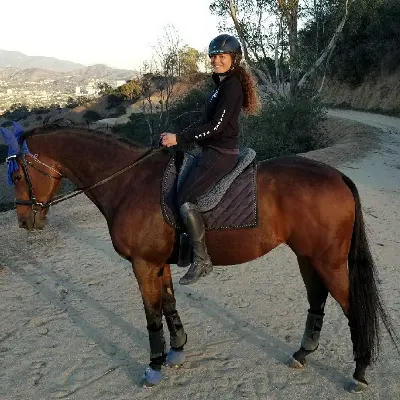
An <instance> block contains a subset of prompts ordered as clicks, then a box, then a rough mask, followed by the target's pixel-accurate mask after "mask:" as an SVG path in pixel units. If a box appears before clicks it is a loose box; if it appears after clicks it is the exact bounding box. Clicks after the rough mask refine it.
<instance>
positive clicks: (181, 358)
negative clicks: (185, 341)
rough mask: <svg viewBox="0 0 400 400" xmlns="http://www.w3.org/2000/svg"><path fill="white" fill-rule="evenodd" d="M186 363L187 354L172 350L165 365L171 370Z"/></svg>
mask: <svg viewBox="0 0 400 400" xmlns="http://www.w3.org/2000/svg"><path fill="white" fill-rule="evenodd" d="M185 361H186V354H185V351H184V350H181V351H176V350H174V349H170V350H169V352H168V355H167V359H166V361H165V364H166V365H167V366H168V367H170V368H180V367H182V365H183V364H184V362H185Z"/></svg>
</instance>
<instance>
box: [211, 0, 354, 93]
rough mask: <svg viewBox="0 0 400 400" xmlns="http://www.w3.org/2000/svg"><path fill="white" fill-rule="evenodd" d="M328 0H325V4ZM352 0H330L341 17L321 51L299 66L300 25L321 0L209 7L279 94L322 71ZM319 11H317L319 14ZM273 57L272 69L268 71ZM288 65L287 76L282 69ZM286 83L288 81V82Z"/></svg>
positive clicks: (219, 2)
mask: <svg viewBox="0 0 400 400" xmlns="http://www.w3.org/2000/svg"><path fill="white" fill-rule="evenodd" d="M326 1H327V0H325V2H324V4H325V3H326ZM353 2H354V0H333V1H332V2H331V3H335V5H336V7H341V10H342V11H341V12H342V17H341V20H340V21H339V23H338V25H337V27H336V29H335V32H334V33H333V35H332V37H331V38H330V40H329V42H328V43H327V45H326V46H325V48H324V49H323V51H322V52H320V53H318V54H317V55H316V56H315V59H314V61H313V64H312V66H311V67H310V68H309V69H308V70H307V71H304V70H302V68H301V67H302V65H304V62H303V60H302V54H301V53H300V51H299V35H298V34H299V26H300V25H304V24H305V23H306V22H307V21H308V20H309V19H310V15H313V14H314V16H315V15H316V9H318V11H320V9H321V3H322V1H320V0H214V2H213V3H212V4H211V5H210V10H211V11H212V12H213V13H214V14H216V15H219V16H221V17H222V18H224V19H225V25H224V26H223V28H225V29H231V31H232V32H235V33H236V34H237V36H238V37H239V39H240V41H241V43H242V46H243V54H244V58H245V60H246V62H247V63H248V65H249V66H250V67H251V68H252V69H253V71H254V72H255V74H256V75H257V76H258V77H259V79H260V80H261V81H262V82H263V83H264V84H265V85H266V86H267V88H269V90H271V91H274V92H276V93H279V94H281V95H292V96H293V95H295V93H296V92H297V90H298V89H300V88H303V87H305V86H306V85H308V84H310V83H311V81H312V80H313V78H314V77H315V75H316V73H317V72H318V71H321V70H322V71H323V70H324V68H325V67H326V62H327V61H328V60H329V58H330V57H331V56H332V53H333V50H334V49H335V46H336V43H337V40H338V38H339V35H340V33H341V32H342V30H343V27H344V25H345V23H346V21H347V17H348V11H349V6H350V5H351V3H353ZM318 15H319V14H318ZM272 57H274V63H273V64H274V66H275V73H274V74H272V73H271V72H272V71H271V67H270V66H271V61H270V60H271V58H272ZM285 68H288V69H289V74H288V75H289V76H287V74H286V73H285ZM287 83H288V84H287Z"/></svg>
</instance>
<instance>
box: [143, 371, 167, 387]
mask: <svg viewBox="0 0 400 400" xmlns="http://www.w3.org/2000/svg"><path fill="white" fill-rule="evenodd" d="M143 378H144V379H145V384H144V386H145V387H152V386H155V385H158V384H159V383H160V382H161V381H162V379H163V374H162V372H161V370H160V371H157V370H155V369H153V368H151V367H147V368H146V371H145V373H144V377H143Z"/></svg>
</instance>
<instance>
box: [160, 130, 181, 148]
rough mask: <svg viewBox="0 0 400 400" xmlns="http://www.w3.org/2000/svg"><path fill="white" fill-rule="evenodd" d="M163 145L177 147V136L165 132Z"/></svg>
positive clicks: (162, 140)
mask: <svg viewBox="0 0 400 400" xmlns="http://www.w3.org/2000/svg"><path fill="white" fill-rule="evenodd" d="M160 136H161V144H162V145H163V146H165V147H172V146H176V145H177V141H176V134H175V133H169V132H164V133H162V134H161V135H160Z"/></svg>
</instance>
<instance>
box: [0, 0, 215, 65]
mask: <svg viewBox="0 0 400 400" xmlns="http://www.w3.org/2000/svg"><path fill="white" fill-rule="evenodd" d="M103 2H104V4H102V3H103ZM103 2H100V1H94V0H66V1H65V2H58V1H54V0H1V24H0V49H3V50H14V51H20V52H22V53H24V54H27V55H30V56H37V55H40V56H48V57H56V58H60V59H63V60H68V61H74V62H78V63H81V64H85V65H92V64H100V63H101V64H107V65H109V66H111V67H114V68H127V69H138V68H139V67H140V66H141V65H142V63H143V61H144V60H147V59H150V58H151V55H152V54H153V53H154V51H153V48H152V47H153V46H154V45H155V44H156V43H157V39H158V37H160V36H161V35H162V33H163V30H164V27H165V26H166V25H168V24H171V25H173V26H174V27H175V28H176V30H177V31H178V33H179V36H180V38H181V39H182V42H183V43H185V44H187V45H188V46H190V47H194V48H196V49H197V50H204V49H205V48H206V47H207V46H208V43H209V42H210V41H211V40H212V39H213V38H214V37H215V36H216V35H218V34H219V32H218V24H219V23H220V20H219V19H218V18H217V17H215V16H213V15H211V13H210V11H209V5H210V3H211V0H112V1H107V0H103Z"/></svg>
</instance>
